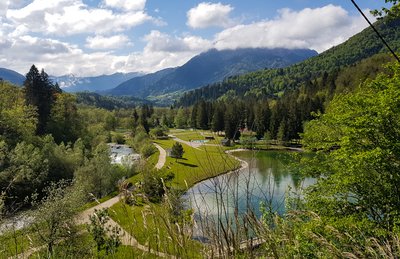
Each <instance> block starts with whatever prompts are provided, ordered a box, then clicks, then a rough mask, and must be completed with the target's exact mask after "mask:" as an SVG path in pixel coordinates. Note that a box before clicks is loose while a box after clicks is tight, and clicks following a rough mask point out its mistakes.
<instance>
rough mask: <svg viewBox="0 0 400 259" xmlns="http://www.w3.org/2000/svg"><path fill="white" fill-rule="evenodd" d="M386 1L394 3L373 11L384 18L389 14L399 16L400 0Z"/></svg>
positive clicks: (390, 16) (394, 16) (393, 16)
mask: <svg viewBox="0 0 400 259" xmlns="http://www.w3.org/2000/svg"><path fill="white" fill-rule="evenodd" d="M385 3H392V6H391V7H389V8H386V7H383V8H382V9H381V10H373V11H371V13H372V14H373V15H375V16H377V17H378V18H383V16H385V15H387V16H389V18H398V17H399V16H400V2H399V0H385Z"/></svg>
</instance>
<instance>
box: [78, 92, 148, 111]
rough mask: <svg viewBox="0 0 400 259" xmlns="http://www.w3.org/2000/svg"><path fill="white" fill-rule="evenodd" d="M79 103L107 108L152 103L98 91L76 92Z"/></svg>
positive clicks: (131, 106) (130, 106)
mask: <svg viewBox="0 0 400 259" xmlns="http://www.w3.org/2000/svg"><path fill="white" fill-rule="evenodd" d="M75 95H76V97H77V98H76V99H77V102H78V104H83V105H89V106H95V107H98V108H103V109H107V110H113V109H121V108H125V109H128V108H134V107H136V106H139V105H142V104H150V102H149V101H146V100H142V99H138V98H135V97H132V96H119V97H114V96H103V95H99V94H97V93H90V92H79V93H75Z"/></svg>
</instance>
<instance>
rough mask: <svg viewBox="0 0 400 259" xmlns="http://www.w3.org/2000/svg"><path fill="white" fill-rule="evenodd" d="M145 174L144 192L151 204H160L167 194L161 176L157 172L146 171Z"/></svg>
mask: <svg viewBox="0 0 400 259" xmlns="http://www.w3.org/2000/svg"><path fill="white" fill-rule="evenodd" d="M142 174H143V183H142V185H143V186H142V187H143V192H144V193H145V194H146V196H147V198H148V199H149V201H151V202H155V203H158V202H160V201H161V200H162V196H163V195H164V193H165V190H164V184H163V181H162V179H161V174H160V173H159V172H157V171H155V170H149V169H146V170H145V171H144V172H142Z"/></svg>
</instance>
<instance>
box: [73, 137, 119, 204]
mask: <svg viewBox="0 0 400 259" xmlns="http://www.w3.org/2000/svg"><path fill="white" fill-rule="evenodd" d="M109 152H110V151H109V147H108V146H107V145H106V144H99V145H98V146H97V147H96V149H95V151H94V154H93V155H94V156H93V157H92V158H91V159H90V160H88V161H87V162H86V163H85V165H84V166H82V167H80V168H78V169H77V170H76V171H75V179H76V181H77V182H78V183H79V184H81V185H82V186H83V188H84V190H85V193H86V194H89V193H91V194H93V195H94V196H95V197H97V198H101V197H103V196H105V195H107V194H108V193H110V192H112V191H113V190H115V188H116V184H117V181H118V177H119V175H117V174H115V168H114V167H113V166H112V165H111V164H110V155H109Z"/></svg>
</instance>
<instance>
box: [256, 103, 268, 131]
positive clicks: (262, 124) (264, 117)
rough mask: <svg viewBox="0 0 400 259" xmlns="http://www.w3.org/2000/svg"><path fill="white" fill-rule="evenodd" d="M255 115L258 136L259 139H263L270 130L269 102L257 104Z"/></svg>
mask: <svg viewBox="0 0 400 259" xmlns="http://www.w3.org/2000/svg"><path fill="white" fill-rule="evenodd" d="M254 113H255V116H254V128H255V130H256V134H257V135H256V136H257V138H261V137H263V136H264V133H265V132H266V131H267V130H268V129H269V120H270V110H269V104H268V102H265V103H259V104H257V105H256V106H255V112H254Z"/></svg>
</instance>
